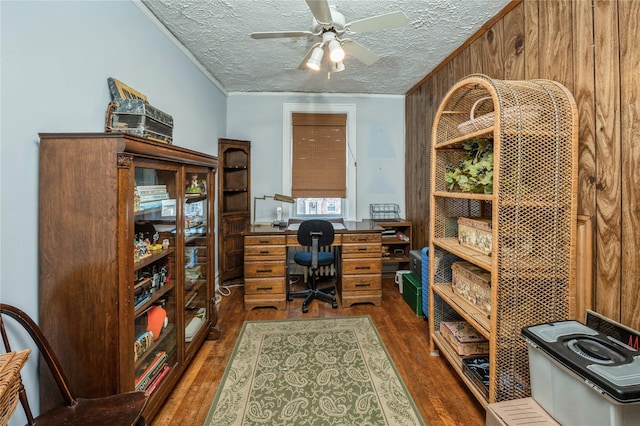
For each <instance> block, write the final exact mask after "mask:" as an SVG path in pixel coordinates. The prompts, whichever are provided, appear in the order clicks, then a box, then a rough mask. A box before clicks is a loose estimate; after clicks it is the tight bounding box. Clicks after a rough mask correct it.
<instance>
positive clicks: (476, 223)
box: [458, 217, 493, 254]
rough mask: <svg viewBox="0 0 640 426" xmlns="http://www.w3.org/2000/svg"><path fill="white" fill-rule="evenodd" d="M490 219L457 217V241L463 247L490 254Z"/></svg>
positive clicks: (491, 246)
mask: <svg viewBox="0 0 640 426" xmlns="http://www.w3.org/2000/svg"><path fill="white" fill-rule="evenodd" d="M492 239H493V237H492V235H491V219H484V218H473V217H459V218H458V241H459V242H460V244H462V245H463V246H465V247H469V248H470V249H473V250H475V251H478V252H480V253H484V254H490V253H491V250H492V248H493V244H492Z"/></svg>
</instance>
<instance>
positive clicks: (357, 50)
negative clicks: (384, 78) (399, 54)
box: [342, 40, 380, 65]
mask: <svg viewBox="0 0 640 426" xmlns="http://www.w3.org/2000/svg"><path fill="white" fill-rule="evenodd" d="M342 48H343V49H344V51H345V52H347V53H348V54H350V55H351V56H353V57H354V58H356V59H357V60H359V61H360V62H362V63H363V64H365V65H373V64H375V63H376V62H377V61H378V59H380V56H378V54H376V53H374V52H372V51H371V50H369V49H367V48H366V47H364V46H363V45H361V44H360V43H358V42H355V41H353V40H345V41H344V42H343V43H342Z"/></svg>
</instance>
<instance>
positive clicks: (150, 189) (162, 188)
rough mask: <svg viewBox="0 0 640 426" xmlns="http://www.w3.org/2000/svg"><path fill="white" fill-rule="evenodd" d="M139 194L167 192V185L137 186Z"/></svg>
mask: <svg viewBox="0 0 640 426" xmlns="http://www.w3.org/2000/svg"><path fill="white" fill-rule="evenodd" d="M136 191H138V194H143V193H146V194H152V193H154V192H167V185H137V186H136Z"/></svg>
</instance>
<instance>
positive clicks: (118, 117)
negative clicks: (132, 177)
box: [104, 77, 173, 144]
mask: <svg viewBox="0 0 640 426" xmlns="http://www.w3.org/2000/svg"><path fill="white" fill-rule="evenodd" d="M107 83H108V85H109V91H110V92H111V102H109V105H108V106H107V114H106V118H105V125H104V127H105V131H106V132H125V133H132V134H134V135H138V136H143V137H146V138H149V139H152V140H155V141H158V142H164V143H169V144H170V143H173V117H172V116H171V115H169V114H167V113H166V112H163V111H160V110H159V109H158V108H156V107H154V106H151V105H150V104H149V102H148V101H147V97H146V96H145V95H143V94H142V93H140V92H138V91H137V90H135V89H132V88H131V87H129V86H127V85H126V84H124V83H123V82H121V81H119V80H116V79H115V78H111V77H109V78H108V79H107Z"/></svg>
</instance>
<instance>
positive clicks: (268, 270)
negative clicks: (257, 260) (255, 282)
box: [256, 269, 271, 274]
mask: <svg viewBox="0 0 640 426" xmlns="http://www.w3.org/2000/svg"><path fill="white" fill-rule="evenodd" d="M256 272H257V273H259V274H260V273H265V272H271V269H258V270H257V271H256Z"/></svg>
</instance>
